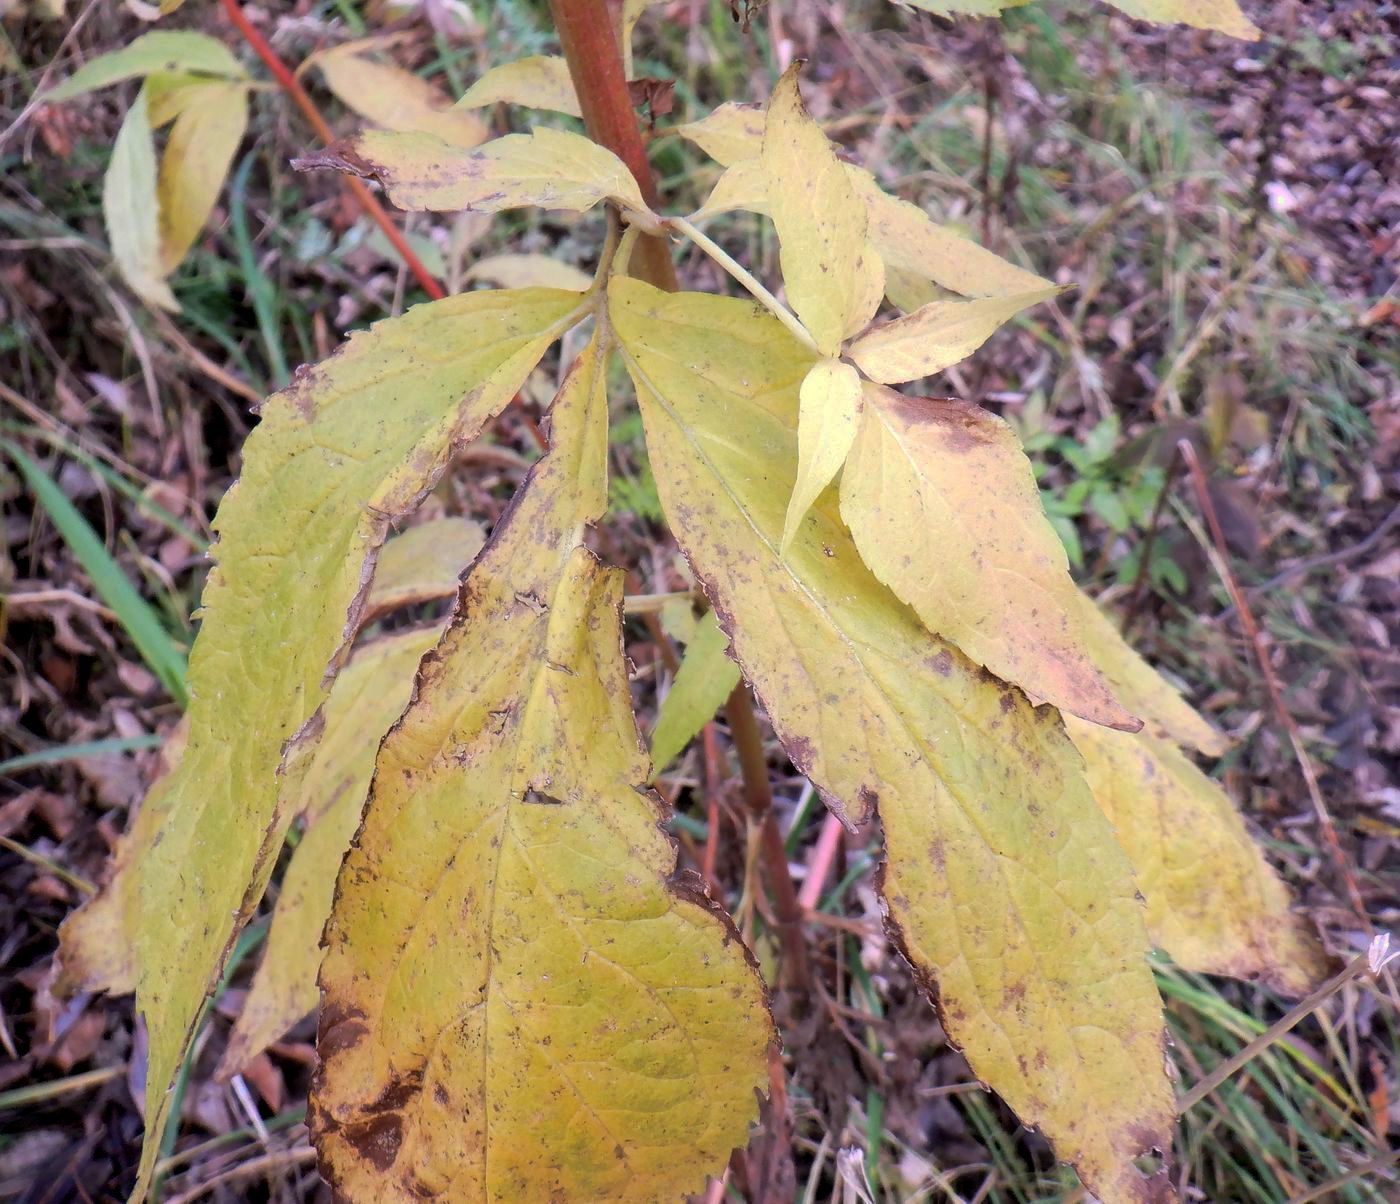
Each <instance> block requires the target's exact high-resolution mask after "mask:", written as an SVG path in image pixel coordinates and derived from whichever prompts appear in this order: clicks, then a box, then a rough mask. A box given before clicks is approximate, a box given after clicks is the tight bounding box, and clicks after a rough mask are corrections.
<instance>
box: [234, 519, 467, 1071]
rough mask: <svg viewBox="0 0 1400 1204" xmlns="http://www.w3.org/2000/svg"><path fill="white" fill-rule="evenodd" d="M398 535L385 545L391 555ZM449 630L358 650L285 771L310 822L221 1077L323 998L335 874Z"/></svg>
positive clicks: (294, 805) (292, 805) (293, 797)
mask: <svg viewBox="0 0 1400 1204" xmlns="http://www.w3.org/2000/svg"><path fill="white" fill-rule="evenodd" d="M429 529H431V527H430V526H424V527H415V528H414V530H415V531H422V530H429ZM398 542H401V539H400V540H394V541H391V542H390V543H389V544H387V545H386V546H385V559H388V553H389V549H390V548H392V547H393V546H394V544H395V543H398ZM479 542H480V533H479V532H478V543H479ZM380 568H381V572H382V571H383V568H384V565H383V564H382V563H381V566H380ZM376 584H377V582H376ZM454 584H455V583H454ZM441 634H442V630H441V628H440V627H433V628H429V629H427V630H417V631H409V632H405V633H403V634H401V635H392V636H387V637H386V638H384V639H382V640H375V641H374V642H373V643H370V644H366V645H365V646H364V647H363V648H361V649H359V650H358V651H357V652H356V653H355V655H354V656H353V657H351V658H350V661H349V662H348V663H347V664H346V666H345V668H344V669H342V670H341V672H340V675H339V676H338V677H337V678H336V679H335V684H334V685H333V686H332V687H331V691H330V694H329V695H328V696H327V698H326V706H325V709H324V711H323V715H324V717H325V724H326V727H325V732H324V734H323V735H322V737H321V739H320V741H319V742H318V743H317V745H316V747H315V749H314V750H313V751H312V752H311V753H310V755H309V756H307V757H305V758H299V759H298V761H297V764H296V765H295V767H294V768H293V769H292V770H290V771H289V772H288V773H287V774H285V775H284V777H283V779H282V783H283V784H282V796H283V799H284V804H283V805H284V806H285V807H286V808H287V810H288V812H289V813H291V814H298V815H300V816H301V818H302V821H303V823H304V824H305V825H306V831H305V834H304V835H303V836H302V838H301V841H300V843H298V845H297V846H296V850H295V851H294V852H293V854H292V859H291V862H290V863H289V864H288V866H287V873H286V876H285V877H284V878H283V879H282V889H281V892H280V893H279V894H278V896H277V906H276V907H275V908H274V909H273V912H272V925H271V927H270V928H269V929H268V932H267V945H266V947H265V949H264V951H263V957H262V962H261V963H260V964H259V966H258V970H257V973H256V974H255V975H254V976H253V982H252V985H251V986H250V987H249V988H248V995H247V998H246V1000H245V1001H244V1003H243V1010H242V1011H241V1012H240V1013H239V1015H238V1021H237V1023H236V1024H235V1025H234V1026H233V1032H231V1033H230V1034H229V1041H228V1046H227V1048H226V1049H225V1051H224V1056H223V1061H222V1062H221V1063H220V1073H221V1075H222V1076H228V1075H232V1074H236V1073H237V1072H238V1071H239V1070H241V1069H242V1068H243V1067H244V1066H245V1065H247V1063H248V1062H249V1061H250V1060H251V1059H252V1058H254V1057H255V1056H257V1055H258V1054H259V1053H261V1052H262V1051H263V1050H264V1049H266V1048H267V1046H268V1045H269V1044H271V1043H272V1042H273V1041H276V1040H277V1039H278V1038H279V1037H280V1036H282V1034H283V1033H285V1032H286V1031H287V1030H288V1029H289V1028H291V1027H292V1025H294V1024H295V1023H296V1022H297V1021H298V1020H300V1019H301V1018H302V1017H303V1016H305V1015H306V1014H307V1013H308V1012H311V1011H312V1010H313V1009H314V1008H315V1007H316V1003H317V1000H318V999H319V994H318V992H317V989H316V971H317V969H318V968H319V966H320V964H321V948H320V946H321V930H322V929H323V928H324V927H325V925H326V919H327V917H328V916H329V915H330V914H331V901H332V899H333V897H334V895H335V877H336V873H337V872H338V871H339V869H340V863H341V861H342V859H343V858H344V857H345V851H346V850H347V849H348V848H349V847H350V838H351V837H352V836H354V835H355V829H356V828H358V827H359V824H360V812H361V811H362V810H363V808H364V803H365V794H366V792H367V791H368V790H369V782H370V774H371V773H373V771H374V757H375V753H377V752H378V751H379V742H380V740H382V739H383V738H384V733H385V732H386V731H388V730H389V725H390V724H391V723H393V722H394V720H396V719H397V718H398V717H399V716H400V715H401V714H403V709H404V707H406V706H407V705H408V700H409V696H410V695H411V694H412V692H413V679H414V672H415V670H416V669H417V667H418V662H419V661H420V660H421V659H422V657H423V654H424V653H425V652H427V651H428V649H430V648H431V647H432V646H433V645H434V644H436V643H437V641H438V637H439V636H440V635H441Z"/></svg>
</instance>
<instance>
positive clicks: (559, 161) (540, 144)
mask: <svg viewBox="0 0 1400 1204" xmlns="http://www.w3.org/2000/svg"><path fill="white" fill-rule="evenodd" d="M338 145H339V146H340V149H338V150H332V151H329V152H327V153H325V154H323V155H312V156H309V157H308V158H305V159H301V160H298V163H299V165H300V166H303V167H334V168H338V169H342V170H347V171H353V172H355V173H356V174H357V175H362V176H367V177H371V178H373V179H376V180H378V181H379V182H380V183H381V184H383V185H384V187H385V189H386V190H387V191H388V193H389V199H390V200H391V201H393V202H394V204H395V205H397V206H398V207H399V208H400V209H433V210H444V211H448V212H454V211H456V210H459V209H471V210H475V211H476V212H479V213H498V212H500V211H501V210H502V209H518V208H520V207H522V206H525V205H539V206H540V207H542V208H544V209H570V210H574V211H576V212H582V211H583V210H585V209H591V208H592V207H593V206H594V205H596V204H598V203H599V202H600V201H608V200H610V201H616V202H617V203H618V204H619V205H621V206H622V207H623V208H624V209H628V210H631V211H632V212H633V213H635V214H640V215H643V216H648V215H649V213H650V211H649V210H648V209H647V207H646V203H645V202H644V201H643V200H642V194H641V190H640V189H639V188H638V187H637V181H636V180H635V179H633V177H632V173H631V172H630V171H628V170H627V166H626V164H624V163H623V162H622V160H621V159H619V158H618V157H617V156H616V155H615V154H613V153H612V151H610V150H607V149H606V148H604V147H601V146H599V145H598V144H597V143H596V142H593V141H591V140H590V139H588V138H585V137H584V136H583V135H582V134H570V133H568V132H566V131H564V130H551V129H549V128H547V127H541V128H539V129H537V130H535V131H534V132H533V133H530V134H507V135H506V136H505V137H504V138H497V139H496V140H495V141H493V142H488V143H486V144H485V145H484V146H481V147H478V148H477V149H476V150H472V151H463V150H460V149H458V148H456V147H453V146H449V145H448V144H447V143H445V142H443V141H442V139H441V138H436V137H434V136H433V135H432V134H398V133H390V132H387V131H382V130H368V131H366V132H365V133H363V134H361V135H360V136H359V137H358V138H355V139H353V140H352V141H351V142H350V143H348V144H344V145H341V144H338ZM653 220H654V217H653Z"/></svg>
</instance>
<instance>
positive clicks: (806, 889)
mask: <svg viewBox="0 0 1400 1204" xmlns="http://www.w3.org/2000/svg"><path fill="white" fill-rule="evenodd" d="M844 831H845V828H843V827H842V826H841V821H840V820H839V819H837V818H836V816H834V815H833V814H832V813H831V812H830V811H828V812H827V813H826V819H825V820H823V821H822V830H821V835H820V836H818V837H817V843H816V844H815V845H814V846H813V847H812V856H811V860H809V861H808V862H807V876H806V877H805V878H804V879H803V880H802V893H801V894H800V895H798V896H797V902H798V904H799V906H800V907H801V908H802V913H803V915H807V914H809V913H811V912H814V911H816V910H817V904H818V903H819V902H821V897H822V887H824V886H825V885H826V879H827V876H828V875H829V874H830V873H831V867H832V864H833V863H834V862H835V861H836V852H837V850H838V849H840V847H841V834H842V833H843V832H844Z"/></svg>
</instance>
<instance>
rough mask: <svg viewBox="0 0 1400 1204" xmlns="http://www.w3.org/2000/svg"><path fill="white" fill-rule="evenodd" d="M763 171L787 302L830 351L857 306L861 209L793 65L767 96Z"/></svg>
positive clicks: (833, 350)
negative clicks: (769, 184)
mask: <svg viewBox="0 0 1400 1204" xmlns="http://www.w3.org/2000/svg"><path fill="white" fill-rule="evenodd" d="M763 170H764V174H765V175H766V177H767V178H768V179H769V180H774V179H776V180H781V181H782V182H783V186H782V187H781V188H776V189H772V188H770V189H769V190H768V192H769V196H768V208H769V211H770V213H771V214H772V217H773V225H774V226H775V227H776V228H777V231H778V245H779V257H780V259H781V261H782V268H783V282H784V284H785V285H786V288H787V297H788V302H789V303H790V304H791V305H792V308H793V309H794V310H795V311H796V313H797V316H798V317H799V318H800V319H801V320H802V324H803V325H804V326H805V327H806V328H807V330H808V331H809V332H810V333H811V335H812V338H813V339H814V340H815V342H816V344H817V346H818V347H819V348H821V351H822V353H823V354H824V355H835V354H836V353H837V351H839V350H840V347H841V340H842V339H843V338H844V337H845V333H846V329H847V327H848V326H849V325H850V323H851V319H852V316H853V315H854V314H856V313H857V312H858V309H859V305H860V303H861V298H862V297H863V293H861V292H860V283H859V277H858V268H859V265H860V258H861V253H862V251H863V249H864V247H865V209H864V206H862V205H861V203H860V201H859V200H858V199H857V198H856V194H855V190H854V189H853V188H852V187H851V183H850V181H849V180H848V179H847V178H846V171H845V168H844V167H843V166H842V164H841V160H840V159H838V158H837V157H836V152H835V150H833V149H832V146H831V143H830V142H828V141H827V139H826V135H825V134H823V133H822V131H821V127H820V126H819V125H817V123H816V122H815V121H813V120H812V119H811V118H810V117H809V116H808V115H807V110H806V109H805V108H803V106H802V98H801V96H800V95H798V91H797V67H796V65H794V66H793V67H790V68H789V69H788V71H787V72H786V73H785V74H784V76H783V78H782V79H781V80H779V81H778V86H777V87H776V88H775V89H774V90H773V98H772V100H770V101H769V102H768V119H767V122H766V124H765V126H764V134H763Z"/></svg>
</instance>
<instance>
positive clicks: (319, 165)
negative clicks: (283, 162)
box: [292, 138, 378, 180]
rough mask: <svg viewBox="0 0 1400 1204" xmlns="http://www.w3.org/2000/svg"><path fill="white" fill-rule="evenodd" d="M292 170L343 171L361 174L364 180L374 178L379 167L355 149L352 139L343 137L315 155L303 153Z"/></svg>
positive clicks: (294, 161)
mask: <svg viewBox="0 0 1400 1204" xmlns="http://www.w3.org/2000/svg"><path fill="white" fill-rule="evenodd" d="M292 170H294V171H341V172H348V173H349V174H350V175H353V176H359V177H360V178H361V179H363V180H372V179H375V178H376V173H377V171H378V168H376V167H375V165H374V164H373V163H371V162H370V161H369V160H368V159H366V158H364V157H363V156H362V155H361V154H360V153H359V151H357V150H356V149H355V143H354V141H353V140H352V139H349V138H342V139H341V140H340V141H339V142H332V143H331V144H330V146H328V147H326V149H325V150H323V151H318V152H317V153H316V154H314V155H302V156H300V157H299V158H296V159H293V160H292Z"/></svg>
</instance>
